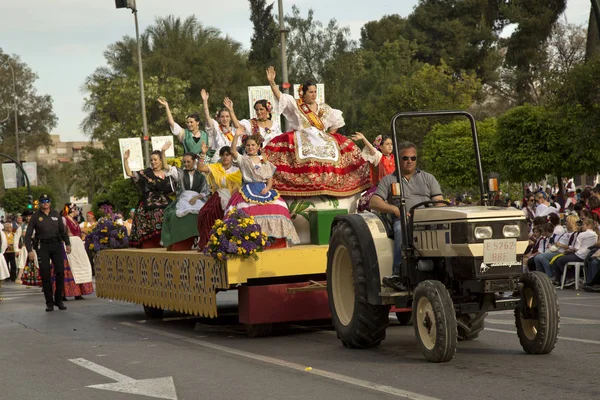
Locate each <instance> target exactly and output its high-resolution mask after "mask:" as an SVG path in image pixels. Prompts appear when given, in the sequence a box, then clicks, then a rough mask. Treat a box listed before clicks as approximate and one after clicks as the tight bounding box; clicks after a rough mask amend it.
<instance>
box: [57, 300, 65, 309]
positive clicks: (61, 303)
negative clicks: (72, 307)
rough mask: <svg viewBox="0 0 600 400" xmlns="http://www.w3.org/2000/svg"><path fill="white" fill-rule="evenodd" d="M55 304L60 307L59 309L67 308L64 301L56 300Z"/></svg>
mask: <svg viewBox="0 0 600 400" xmlns="http://www.w3.org/2000/svg"><path fill="white" fill-rule="evenodd" d="M54 305H55V306H56V307H58V309H59V310H66V309H67V306H65V303H63V302H62V301H55V302H54Z"/></svg>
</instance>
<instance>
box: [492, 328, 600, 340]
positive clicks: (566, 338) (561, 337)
mask: <svg viewBox="0 0 600 400" xmlns="http://www.w3.org/2000/svg"><path fill="white" fill-rule="evenodd" d="M485 330H486V331H491V332H500V333H512V334H513V335H516V334H517V331H507V330H504V329H494V328H485ZM558 339H559V340H566V341H568V342H578V343H587V344H600V341H599V340H589V339H579V338H572V337H564V336H559V337H558Z"/></svg>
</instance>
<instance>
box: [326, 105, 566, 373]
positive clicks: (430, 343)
mask: <svg viewBox="0 0 600 400" xmlns="http://www.w3.org/2000/svg"><path fill="white" fill-rule="evenodd" d="M438 116H451V117H456V116H465V117H467V118H468V119H469V121H470V123H471V130H472V135H473V145H474V149H475V162H476V164H477V171H478V175H479V188H480V192H481V199H482V203H483V204H484V205H482V206H473V207H455V206H452V207H451V206H447V207H435V208H431V207H430V206H432V205H434V204H433V203H436V202H433V201H429V202H424V203H420V204H418V205H416V206H415V207H413V208H412V209H411V210H406V206H405V201H404V198H403V196H402V193H403V191H402V187H401V185H402V184H400V188H396V190H398V189H400V190H399V193H398V191H397V192H395V193H398V196H395V199H396V200H397V206H398V207H399V209H400V215H402V216H405V217H404V218H401V225H402V232H403V238H402V243H403V250H402V258H403V262H402V278H403V284H404V285H405V287H406V288H407V290H406V291H394V290H391V289H389V288H387V287H385V286H384V285H383V284H382V279H383V277H385V276H390V275H392V260H393V249H394V240H393V229H392V220H391V216H389V215H379V214H376V213H370V212H365V213H359V214H351V215H345V216H338V217H336V218H335V220H334V222H333V225H332V233H331V237H330V240H329V251H328V256H327V290H328V295H329V308H330V311H331V314H332V318H333V325H334V327H335V330H336V332H337V335H338V337H339V338H340V340H341V341H342V343H343V345H344V346H345V347H350V348H369V347H374V346H377V345H379V344H380V343H381V342H382V341H383V340H384V339H385V335H386V328H387V327H388V325H389V319H388V318H389V313H390V308H391V306H396V307H397V308H412V319H413V325H414V330H415V335H416V337H417V341H418V342H419V345H420V347H421V350H422V353H423V355H424V357H425V358H426V359H427V360H429V361H431V362H446V361H450V360H451V359H452V358H453V357H454V354H455V352H456V346H457V341H460V340H472V339H475V338H476V337H477V336H479V333H480V332H481V331H482V330H483V328H484V321H485V317H486V316H487V314H488V312H493V311H506V310H514V314H515V324H516V328H517V333H518V337H519V340H520V342H521V346H522V347H523V349H524V350H525V351H526V352H527V353H530V354H547V353H550V352H551V351H552V350H553V349H554V346H555V345H556V341H557V335H558V329H559V319H560V317H559V310H558V299H557V296H556V292H555V289H554V286H553V285H552V282H551V281H550V279H549V278H548V276H547V275H545V274H544V273H541V272H524V270H523V263H522V260H523V253H524V251H525V249H526V247H527V244H528V227H527V224H526V221H525V217H524V215H523V213H522V212H521V211H520V210H517V209H515V208H503V207H492V206H488V205H487V203H488V194H487V192H486V190H485V186H484V179H483V171H482V167H481V157H480V153H479V144H478V140H477V130H476V126H475V120H474V118H473V117H472V116H471V115H470V114H469V113H466V112H462V111H441V112H408V113H399V114H396V115H395V116H394V118H393V119H392V133H393V134H392V140H393V145H394V156H395V160H396V172H395V174H396V176H397V177H398V178H399V176H398V175H399V171H400V165H399V157H398V145H397V135H396V122H397V120H398V119H400V118H414V117H438ZM398 182H402V179H398ZM407 215H409V216H410V217H407Z"/></svg>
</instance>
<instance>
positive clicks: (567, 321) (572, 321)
mask: <svg viewBox="0 0 600 400" xmlns="http://www.w3.org/2000/svg"><path fill="white" fill-rule="evenodd" d="M485 322H489V323H490V324H498V325H513V324H514V323H515V321H514V320H508V319H495V318H486V319H485ZM560 323H561V325H600V320H597V319H586V318H571V317H562V316H561V317H560Z"/></svg>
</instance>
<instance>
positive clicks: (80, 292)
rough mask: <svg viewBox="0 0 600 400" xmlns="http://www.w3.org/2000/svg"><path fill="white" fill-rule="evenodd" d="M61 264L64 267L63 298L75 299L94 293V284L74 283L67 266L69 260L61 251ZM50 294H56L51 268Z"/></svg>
mask: <svg viewBox="0 0 600 400" xmlns="http://www.w3.org/2000/svg"><path fill="white" fill-rule="evenodd" d="M63 260H64V261H63V262H64V265H65V292H64V293H63V296H64V297H77V296H84V295H87V294H92V293H94V284H93V283H92V282H88V283H80V284H77V283H75V278H73V272H71V266H70V265H69V260H68V259H67V254H66V253H65V252H64V251H63ZM51 275H52V292H56V275H54V268H52V274H51Z"/></svg>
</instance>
